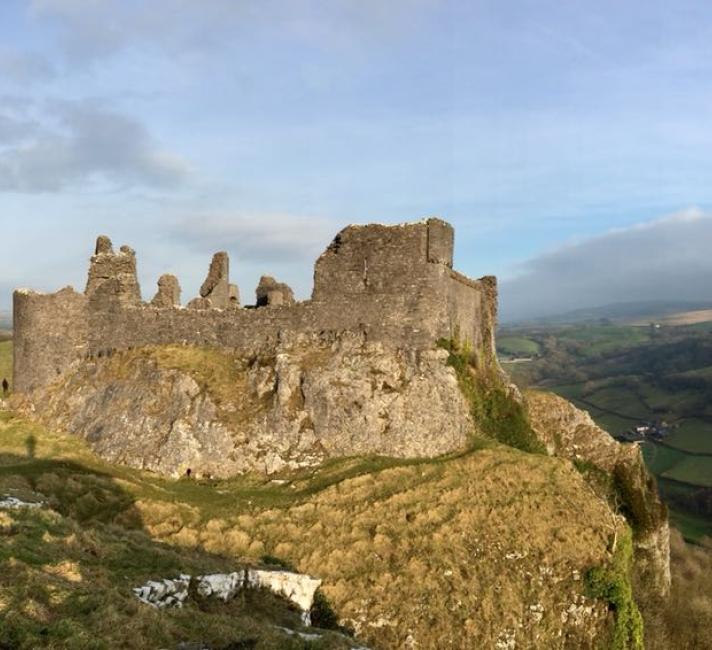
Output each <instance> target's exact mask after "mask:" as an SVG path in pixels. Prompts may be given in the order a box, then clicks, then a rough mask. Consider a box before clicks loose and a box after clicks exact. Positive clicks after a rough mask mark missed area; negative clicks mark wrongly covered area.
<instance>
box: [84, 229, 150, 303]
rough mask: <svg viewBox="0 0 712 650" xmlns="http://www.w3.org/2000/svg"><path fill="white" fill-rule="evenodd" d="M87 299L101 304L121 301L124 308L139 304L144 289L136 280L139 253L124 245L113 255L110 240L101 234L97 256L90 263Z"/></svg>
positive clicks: (98, 239)
mask: <svg viewBox="0 0 712 650" xmlns="http://www.w3.org/2000/svg"><path fill="white" fill-rule="evenodd" d="M84 293H85V294H86V295H87V297H88V298H89V299H90V300H91V299H96V300H97V301H99V302H114V301H115V302H118V303H120V304H122V305H125V306H129V305H139V304H140V303H141V287H140V286H139V283H138V278H137V277H136V253H135V252H134V250H133V249H131V248H129V247H128V246H122V247H121V249H120V250H119V252H118V253H114V249H113V247H112V245H111V240H110V239H109V238H108V237H107V236H106V235H100V236H99V237H98V238H97V240H96V248H95V253H94V255H93V256H92V257H91V260H90V264H89V278H88V279H87V286H86V289H85V291H84Z"/></svg>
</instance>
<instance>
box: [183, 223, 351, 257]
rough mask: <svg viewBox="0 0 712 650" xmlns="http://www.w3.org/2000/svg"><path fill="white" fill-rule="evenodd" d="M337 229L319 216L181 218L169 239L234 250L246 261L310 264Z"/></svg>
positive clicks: (197, 245) (194, 246)
mask: <svg viewBox="0 0 712 650" xmlns="http://www.w3.org/2000/svg"><path fill="white" fill-rule="evenodd" d="M338 230H339V227H338V226H337V225H335V224H334V222H333V221H331V220H329V219H324V218H322V217H304V216H297V215H290V214H261V213H253V214H237V215H231V216H214V215H213V216H198V217H195V218H190V219H183V220H182V221H181V222H180V223H179V224H178V225H177V226H176V227H175V229H174V230H173V236H174V237H175V238H176V239H178V240H180V241H182V242H183V243H185V244H186V245H187V246H189V247H191V248H194V249H197V250H201V251H208V250H210V251H213V250H217V248H216V247H220V248H224V249H226V250H231V251H234V252H235V253H236V254H238V255H239V257H240V259H243V260H247V261H250V262H279V263H280V264H284V263H290V262H304V261H311V262H313V261H314V260H315V259H316V257H317V256H318V255H319V254H320V253H321V252H322V251H323V250H324V249H325V248H326V246H327V245H328V244H329V242H330V241H331V240H332V239H333V237H334V235H336V233H337V231H338Z"/></svg>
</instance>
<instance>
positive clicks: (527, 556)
mask: <svg viewBox="0 0 712 650" xmlns="http://www.w3.org/2000/svg"><path fill="white" fill-rule="evenodd" d="M30 436H31V437H32V438H33V439H34V441H35V442H34V443H33V444H34V446H33V447H32V448H31V449H29V448H28V438H29V437H30ZM0 440H2V444H1V450H2V455H1V456H0V492H3V493H12V494H16V495H18V496H25V498H38V497H39V495H42V498H44V499H46V500H48V501H49V504H50V505H51V506H52V507H53V509H54V510H55V511H56V512H55V511H47V510H43V511H40V512H26V513H7V512H5V513H3V518H4V520H3V530H5V531H7V530H10V529H12V530H13V531H14V532H13V533H12V535H11V536H10V537H8V538H7V539H8V540H9V542H10V543H9V544H5V545H4V546H3V548H4V553H3V554H2V555H0V561H1V563H2V573H1V574H0V575H2V576H3V577H2V578H0V603H2V604H4V608H2V609H0V620H4V625H3V626H0V629H2V630H3V632H0V643H1V642H4V643H8V642H12V640H13V637H11V636H10V637H8V635H11V634H14V635H15V638H16V639H22V640H23V642H24V645H22V643H21V644H20V646H19V647H35V646H34V645H33V643H34V644H40V643H41V642H42V641H44V640H47V642H48V645H50V647H52V643H50V642H49V641H50V640H51V641H52V642H53V643H54V646H53V647H69V646H62V645H61V643H69V640H71V643H72V644H75V645H72V647H87V648H89V647H91V648H94V647H97V648H99V647H107V648H108V647H117V646H118V645H121V647H137V648H138V647H146V646H145V645H144V644H145V639H151V640H152V641H155V642H156V643H163V644H164V645H165V644H166V643H167V642H168V640H169V639H172V640H173V641H178V640H191V635H192V639H195V638H196V637H197V638H199V639H200V638H202V639H205V635H206V634H207V633H208V632H207V631H208V630H211V634H212V639H213V640H214V641H213V642H215V641H216V640H217V641H220V642H223V643H225V642H226V641H227V640H228V636H227V631H226V630H227V628H226V627H225V625H226V621H227V619H228V618H229V617H232V616H241V617H242V618H241V619H240V618H238V621H240V620H242V621H244V622H245V625H246V626H247V630H248V632H246V636H249V634H250V633H252V634H253V635H254V634H256V633H258V634H264V631H265V629H268V626H267V623H266V622H265V621H268V620H269V617H270V615H271V614H270V609H269V608H270V607H271V608H272V612H273V610H274V609H275V607H276V605H275V604H274V603H264V602H259V603H258V605H257V616H250V615H248V614H249V612H250V610H251V607H253V606H254V603H250V602H247V603H242V604H238V605H236V606H235V607H236V608H237V611H235V610H234V609H227V610H224V611H219V610H220V608H217V607H215V608H213V609H212V610H211V611H209V612H208V613H207V614H206V615H205V616H204V614H203V612H201V613H200V614H199V616H196V614H197V613H196V612H195V610H194V609H192V608H191V606H189V608H188V609H186V610H183V611H180V612H178V611H176V612H159V611H155V610H152V609H150V608H144V607H142V606H140V605H139V604H138V603H137V602H136V601H134V600H133V597H132V596H131V594H130V588H131V587H132V586H136V585H138V584H141V583H142V582H143V581H145V580H146V579H150V578H159V577H169V576H172V575H174V574H177V573H179V572H181V571H194V572H196V571H205V570H208V569H212V570H218V569H219V568H220V567H222V570H227V569H229V568H231V567H234V566H235V563H236V562H243V561H253V562H254V561H259V560H260V558H264V557H266V556H270V557H277V558H280V559H281V560H284V561H286V562H288V563H290V564H292V565H294V566H295V567H297V568H298V569H299V570H300V571H304V572H307V573H311V574H314V575H318V576H319V577H321V578H323V579H324V586H323V592H324V594H325V595H326V597H327V598H328V600H329V601H330V602H331V603H332V605H333V607H334V608H335V610H336V611H337V612H338V614H339V616H340V617H341V618H342V619H344V620H346V621H347V622H349V624H350V625H351V626H352V627H354V628H355V629H356V630H357V631H358V632H359V634H360V636H362V637H363V638H365V639H366V640H367V641H369V640H370V641H371V642H372V643H374V644H375V647H383V648H391V647H394V648H395V647H401V645H400V644H401V643H402V642H403V638H404V634H403V630H404V629H408V630H412V632H413V633H414V634H417V638H419V639H421V643H422V644H423V647H436V645H435V644H438V643H443V644H444V645H441V646H438V647H448V646H451V647H461V646H459V645H458V644H459V643H462V642H463V640H468V639H469V640H471V641H472V642H480V641H481V642H482V643H484V644H485V645H484V646H482V647H492V645H493V644H494V643H496V641H497V639H498V638H500V637H501V638H504V636H506V634H507V633H508V632H507V631H508V630H510V629H511V630H515V629H520V630H521V628H520V627H519V626H520V625H522V624H523V625H524V626H525V627H524V629H525V634H530V635H534V634H536V635H537V637H538V638H540V639H541V640H542V642H544V640H545V639H547V638H550V639H551V640H552V642H553V640H554V638H555V635H556V634H557V632H558V630H560V628H561V620H560V612H559V611H558V610H559V609H561V607H562V606H564V604H565V603H566V607H568V602H569V599H572V600H571V601H570V602H577V600H576V599H579V598H584V599H585V596H584V592H585V589H584V585H583V584H582V582H581V579H580V576H582V575H583V574H584V573H585V571H586V570H587V568H589V567H591V566H602V565H605V564H607V562H608V551H607V547H608V544H609V542H610V538H611V535H612V534H613V529H612V528H611V519H610V513H609V512H608V510H607V508H606V507H605V505H604V504H603V503H602V502H601V501H599V500H597V499H591V497H590V493H589V492H588V491H587V490H586V488H585V486H584V481H583V478H582V477H581V475H580V474H579V473H578V472H576V470H575V469H574V468H573V467H572V466H571V465H570V464H569V463H566V462H564V461H562V460H559V459H555V458H546V457H542V456H538V455H532V454H526V453H523V452H519V451H516V450H512V449H508V448H505V447H502V446H499V445H495V446H494V447H485V448H482V449H479V450H473V451H472V452H469V453H467V454H464V455H461V456H459V457H453V458H449V459H442V460H435V461H429V462H423V461H421V462H396V461H388V460H385V459H361V460H357V459H353V460H348V459H346V460H343V461H339V462H334V463H331V464H329V465H327V466H325V467H323V468H321V469H319V470H318V471H316V472H314V473H309V474H303V475H291V476H289V477H286V478H285V480H286V482H281V481H278V482H275V481H269V480H267V479H264V478H258V477H254V476H253V477H244V478H240V479H234V480H231V481H222V482H207V481H205V482H197V481H190V480H180V481H170V480H163V479H160V478H157V477H156V476H153V475H150V474H146V473H142V472H139V471H135V470H130V469H126V468H120V467H115V466H110V465H108V464H106V463H103V462H101V461H99V460H97V459H96V457H95V456H94V455H93V454H92V453H91V452H90V451H89V450H88V448H87V447H85V445H84V444H83V443H82V442H80V441H78V440H76V439H75V438H71V437H67V436H62V435H58V434H55V433H52V432H49V431H47V430H45V429H43V428H41V427H39V426H37V425H31V424H29V423H27V422H26V421H24V420H21V419H16V418H13V417H12V416H10V415H8V414H5V415H4V416H2V419H1V420H0ZM30 451H31V454H29V453H28V452H30ZM4 534H5V535H8V534H9V533H7V532H5V533H4ZM525 575H537V576H540V577H539V578H538V580H539V582H540V583H541V584H540V585H538V586H535V585H532V586H531V588H527V589H523V588H522V587H523V583H522V580H523V579H524V576H525ZM577 576H578V577H577ZM494 585H497V589H493V586H494ZM582 602H583V601H582ZM19 603H22V606H21V607H20V606H19ZM532 606H536V608H537V609H536V611H537V612H538V611H539V609H538V608H539V607H541V609H542V612H543V614H542V616H541V621H540V622H539V623H538V624H537V625H536V626H533V627H530V628H529V627H528V626H530V625H531V621H532V619H531V612H532V611H534V610H531V609H530V607H532ZM601 606H602V607H603V609H601V610H598V611H600V612H602V615H604V616H605V606H603V603H602V604H601ZM265 610H266V611H265ZM280 616H281V617H282V618H284V617H285V616H286V614H284V613H281V614H280ZM537 617H538V614H537ZM203 619H204V620H203ZM260 623H261V624H262V628H263V629H261V628H260ZM154 629H158V630H160V634H159V635H158V636H153V634H154V633H153V632H151V630H154ZM571 633H572V634H575V630H574V631H572V632H571ZM520 634H521V631H520ZM3 635H5V636H4V637H3ZM144 635H146V636H144ZM97 639H101V642H99V641H97ZM141 639H144V640H143V641H141ZM534 641H535V638H534V636H531V637H530V638H529V642H531V643H533V642H534ZM60 642H61V643H60ZM264 643H265V644H266V645H264V647H271V646H269V645H268V641H264ZM156 647H158V646H156ZM245 647H247V646H245ZM259 647H263V646H259ZM279 647H281V646H279ZM314 647H317V646H314ZM582 647H585V646H582Z"/></svg>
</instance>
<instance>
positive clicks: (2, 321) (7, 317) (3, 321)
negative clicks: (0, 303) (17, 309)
mask: <svg viewBox="0 0 712 650" xmlns="http://www.w3.org/2000/svg"><path fill="white" fill-rule="evenodd" d="M3 330H5V331H9V330H12V314H11V313H10V312H9V311H2V310H0V332H3Z"/></svg>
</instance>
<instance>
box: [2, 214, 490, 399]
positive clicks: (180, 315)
mask: <svg viewBox="0 0 712 650" xmlns="http://www.w3.org/2000/svg"><path fill="white" fill-rule="evenodd" d="M453 239H454V234H453V229H452V226H450V225H449V224H448V223H446V222H444V221H442V220H440V219H427V220H424V221H420V222H417V223H408V224H402V225H396V226H385V225H367V226H348V227H347V228H345V229H344V230H342V231H341V232H340V233H339V234H338V235H337V236H336V237H335V239H334V240H333V242H332V243H331V244H330V245H329V247H328V248H327V249H326V251H324V253H323V254H322V255H321V256H320V257H319V259H318V260H317V261H316V265H315V269H314V290H313V294H312V298H311V300H306V301H303V302H295V301H294V298H293V294H292V291H291V289H290V288H289V287H288V286H287V285H285V284H283V283H279V282H277V281H276V280H274V279H273V278H270V277H263V278H262V280H261V282H260V286H259V287H258V292H257V294H258V295H257V308H241V307H240V305H239V291H238V289H237V287H236V286H235V285H231V284H230V282H229V277H228V273H229V262H228V258H227V254H226V253H222V252H221V253H217V254H216V255H215V257H214V258H213V261H212V263H211V265H210V269H209V272H208V277H207V278H206V280H205V282H204V284H203V286H202V287H201V291H200V294H201V295H200V297H199V298H195V299H193V300H192V301H191V302H190V303H189V304H188V307H187V308H186V307H181V306H180V305H179V304H178V302H179V298H180V287H179V285H178V281H177V279H176V278H175V277H174V276H168V275H166V276H162V277H161V279H160V280H159V283H158V284H159V288H158V292H157V294H156V296H155V297H154V298H153V300H152V301H151V302H150V303H144V302H142V300H141V292H140V287H139V284H138V281H137V279H136V257H135V254H134V251H133V250H131V249H130V248H129V247H127V246H122V247H121V249H120V251H119V252H118V253H115V252H114V251H113V248H112V245H111V242H110V241H109V239H108V238H106V237H103V236H102V237H99V239H98V240H97V247H96V251H95V254H94V256H93V257H92V258H91V263H90V268H89V279H88V282H87V287H86V290H85V292H84V293H78V292H76V291H74V290H73V289H72V288H71V287H67V288H65V289H62V290H61V291H58V292H57V293H54V294H46V295H45V294H39V293H35V292H33V291H29V290H25V289H20V290H17V291H15V294H14V340H15V345H14V354H15V365H14V374H15V376H14V381H15V388H16V390H17V391H19V392H31V391H34V390H36V389H39V388H43V387H46V386H47V385H49V384H51V383H52V382H53V381H55V380H56V379H57V378H58V376H60V375H61V374H62V373H63V372H64V371H65V370H66V369H67V368H69V367H70V366H71V365H72V364H73V363H74V362H75V361H77V360H80V359H83V358H85V357H87V356H103V355H105V354H110V353H111V352H113V351H115V350H125V349H129V348H132V347H138V346H144V345H157V344H194V345H210V346H218V347H226V348H233V349H237V350H242V351H245V352H246V353H250V352H268V351H269V350H270V349H273V348H274V346H275V345H276V343H277V342H278V341H279V340H280V339H281V337H284V336H287V335H292V334H300V333H328V332H356V333H359V334H361V335H364V336H365V337H366V338H367V339H368V340H373V341H379V342H381V343H383V344H385V345H389V346H393V347H399V348H408V349H412V350H414V351H417V350H418V349H429V348H432V347H433V345H434V343H435V341H436V340H437V339H438V338H441V337H453V336H457V337H458V338H460V339H462V340H467V341H469V342H470V343H471V344H472V346H473V348H475V349H477V350H481V351H483V352H484V354H486V355H487V356H490V355H494V325H495V319H496V282H495V279H494V278H493V277H484V278H481V279H480V280H471V279H469V278H467V277H465V276H463V275H461V274H459V273H457V272H456V271H453V269H452V253H453Z"/></svg>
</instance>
